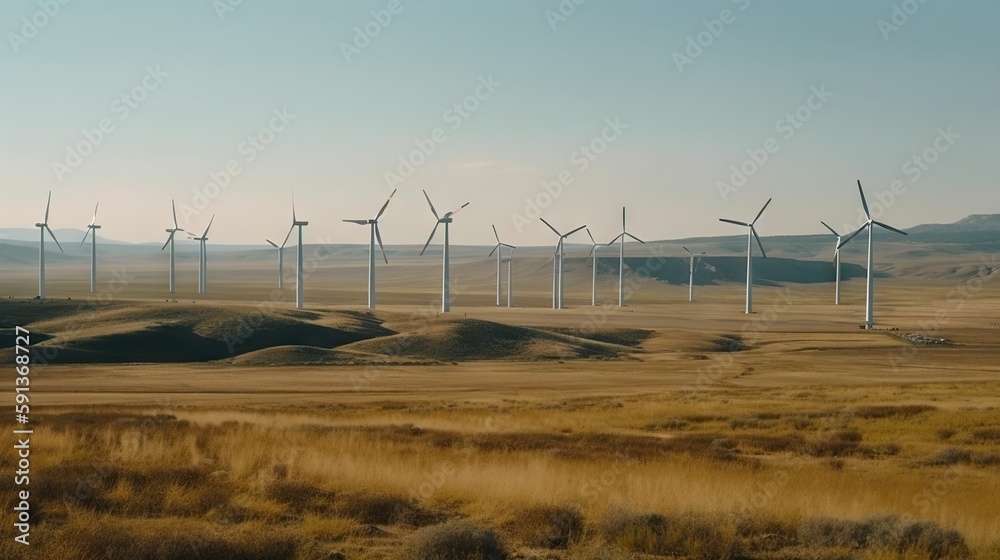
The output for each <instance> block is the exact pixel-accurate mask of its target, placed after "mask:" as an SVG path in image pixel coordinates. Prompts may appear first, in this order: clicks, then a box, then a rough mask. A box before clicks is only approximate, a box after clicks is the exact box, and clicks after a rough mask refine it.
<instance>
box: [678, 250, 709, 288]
mask: <svg viewBox="0 0 1000 560" xmlns="http://www.w3.org/2000/svg"><path fill="white" fill-rule="evenodd" d="M681 249H684V250H685V251H687V254H689V255H691V274H690V277H689V278H688V301H694V267H695V259H697V260H699V261H700V260H701V256H702V255H704V254H705V251H702V252H701V253H698V254H697V255H695V254H694V253H692V252H691V249H688V248H687V247H684V246H681Z"/></svg>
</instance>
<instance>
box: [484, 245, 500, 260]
mask: <svg viewBox="0 0 1000 560" xmlns="http://www.w3.org/2000/svg"><path fill="white" fill-rule="evenodd" d="M499 248H500V244H499V243H497V244H496V245H494V246H493V250H492V251H490V254H488V255H486V258H490V257H492V256H493V253H496V252H497V249H499Z"/></svg>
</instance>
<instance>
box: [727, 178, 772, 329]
mask: <svg viewBox="0 0 1000 560" xmlns="http://www.w3.org/2000/svg"><path fill="white" fill-rule="evenodd" d="M769 204H771V199H770V198H769V199H767V202H765V203H764V207H763V208H761V209H760V212H758V213H757V217H756V218H754V219H753V221H752V222H750V223H749V224H748V223H746V222H737V221H736V220H727V219H725V218H719V221H720V222H726V223H730V224H736V225H738V226H743V227H745V228H747V231H748V233H747V310H746V312H747V313H753V240H754V239H756V240H757V246H758V247H760V254H761V256H763V257H764V258H765V259H766V258H767V253H766V252H765V251H764V244H763V243H761V242H760V236H759V235H757V229H756V228H754V225H756V224H757V220H759V219H760V217H761V216H762V215H763V214H764V210H767V206H768V205H769Z"/></svg>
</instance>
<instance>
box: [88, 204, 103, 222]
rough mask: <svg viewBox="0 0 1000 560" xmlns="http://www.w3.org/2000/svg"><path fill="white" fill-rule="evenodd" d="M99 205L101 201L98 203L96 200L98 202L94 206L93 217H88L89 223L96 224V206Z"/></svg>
mask: <svg viewBox="0 0 1000 560" xmlns="http://www.w3.org/2000/svg"><path fill="white" fill-rule="evenodd" d="M100 205H101V203H100V202H98V203H97V206H94V217H93V218H91V219H90V225H94V224H96V223H97V208H98V206H100Z"/></svg>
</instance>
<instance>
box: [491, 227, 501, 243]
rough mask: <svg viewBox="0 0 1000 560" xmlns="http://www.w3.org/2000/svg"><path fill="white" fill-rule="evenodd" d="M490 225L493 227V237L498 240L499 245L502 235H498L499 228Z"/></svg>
mask: <svg viewBox="0 0 1000 560" xmlns="http://www.w3.org/2000/svg"><path fill="white" fill-rule="evenodd" d="M490 225H493V237H496V238H497V244H499V243H500V234H498V233H497V226H496V225H494V224H490Z"/></svg>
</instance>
